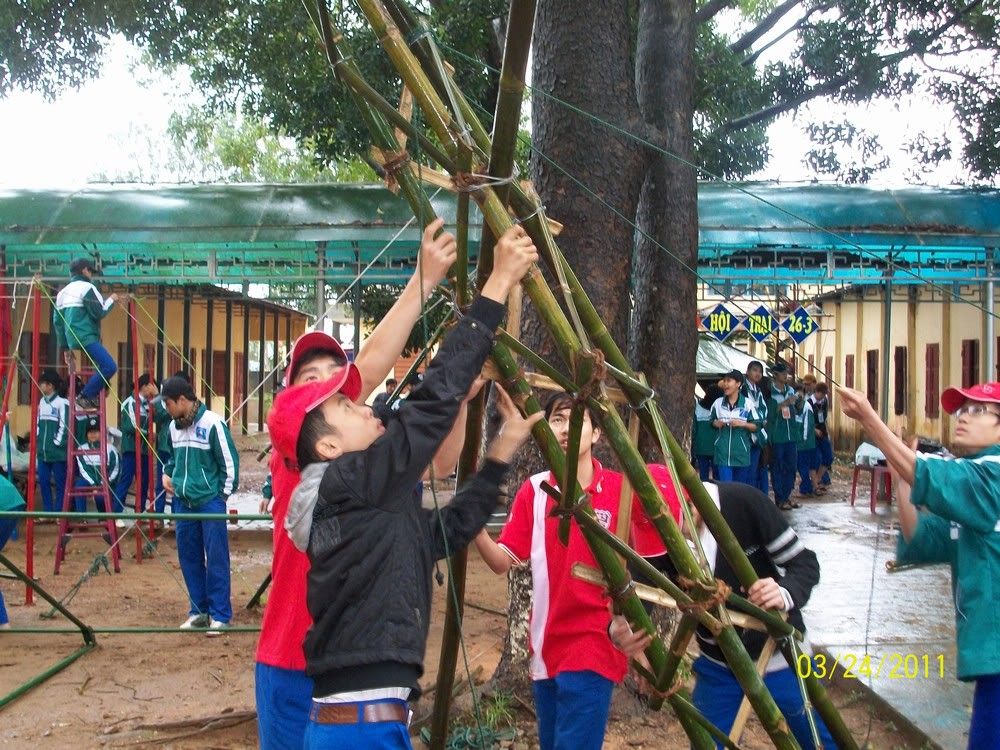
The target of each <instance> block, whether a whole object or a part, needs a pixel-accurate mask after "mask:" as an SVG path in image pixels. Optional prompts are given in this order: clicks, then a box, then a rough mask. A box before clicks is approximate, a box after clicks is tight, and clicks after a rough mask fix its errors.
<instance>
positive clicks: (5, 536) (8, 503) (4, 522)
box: [0, 474, 24, 630]
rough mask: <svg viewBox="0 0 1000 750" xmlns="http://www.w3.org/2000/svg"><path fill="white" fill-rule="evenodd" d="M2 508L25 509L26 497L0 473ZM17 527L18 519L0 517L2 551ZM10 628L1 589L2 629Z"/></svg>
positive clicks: (0, 504)
mask: <svg viewBox="0 0 1000 750" xmlns="http://www.w3.org/2000/svg"><path fill="white" fill-rule="evenodd" d="M0 510H24V498H23V497H21V493H20V492H18V491H17V488H16V487H15V486H14V485H13V484H11V483H10V481H9V480H8V479H7V477H5V476H3V475H2V474H0ZM16 528H17V519H14V518H0V552H2V551H3V548H4V545H6V544H7V542H8V541H9V540H10V538H11V536H13V534H14V529H16ZM9 628H10V620H9V619H8V618H7V607H6V605H5V604H4V602H3V591H0V630H7V629H9Z"/></svg>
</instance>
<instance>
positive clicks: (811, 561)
mask: <svg viewBox="0 0 1000 750" xmlns="http://www.w3.org/2000/svg"><path fill="white" fill-rule="evenodd" d="M717 486H718V488H719V508H720V510H721V511H722V517H723V518H725V519H726V523H727V524H729V528H731V529H732V530H733V534H735V535H736V539H737V540H738V541H739V543H740V546H741V547H743V552H744V553H745V554H746V556H747V558H748V559H749V560H750V564H751V565H753V569H754V570H755V571H756V572H757V575H758V576H759V577H760V578H773V579H774V580H775V581H777V583H778V585H779V586H781V587H782V588H783V589H785V591H786V592H788V595H789V596H790V597H791V600H792V604H793V605H794V606H793V607H792V608H791V609H790V610H788V622H789V623H790V624H791V625H794V626H795V627H796V628H798V629H799V630H800V631H803V632H804V631H805V622H804V621H803V619H802V609H801V608H802V607H803V606H805V604H806V602H807V601H809V595H810V594H811V593H812V590H813V587H814V586H815V585H816V584H817V583H819V561H818V560H817V559H816V553H814V552H813V551H812V550H810V549H807V548H806V547H805V546H804V545H803V544H802V541H801V540H800V539H799V537H798V534H796V533H795V530H794V529H793V528H792V527H791V526H789V525H788V522H787V521H786V520H785V518H784V516H783V515H782V513H781V511H780V510H778V509H777V507H775V505H774V503H773V502H771V500H770V499H769V498H768V497H767V495H765V494H763V493H762V492H760V491H759V490H757V489H756V488H755V487H751V486H750V485H748V484H742V483H740V482H718V483H717ZM706 554H709V555H710V556H711V552H709V551H708V550H707V549H706ZM665 557H666V556H664V558H665ZM715 557H716V560H715V577H716V578H719V579H721V580H723V581H725V582H726V583H727V584H728V585H729V586H731V587H732V589H733V590H734V591H740V590H741V587H740V582H739V578H737V576H736V573H735V572H734V571H733V569H732V567H731V566H730V565H729V562H728V561H727V560H726V558H725V556H724V555H722V554H717V555H715ZM709 562H711V560H709ZM666 565H667V566H669V565H670V564H669V562H667V563H666ZM666 572H667V573H668V574H669V575H671V576H672V577H675V576H676V572H675V571H673V570H669V569H668V570H667V571H666ZM737 632H738V633H739V635H740V638H741V639H742V641H743V644H744V646H745V647H746V650H747V652H748V653H749V654H750V656H751V657H752V658H753V659H756V658H757V657H758V656H760V652H761V650H762V649H763V648H764V643H765V641H766V640H767V634H766V633H761V632H758V631H756V630H744V629H741V628H737ZM698 645H699V646H700V647H701V651H702V653H703V654H704V655H705V656H707V657H709V658H711V659H714V660H716V661H720V662H724V661H725V658H724V656H723V654H722V650H721V649H720V648H719V647H718V646H717V645H716V644H715V640H714V639H713V638H712V635H711V633H710V632H709V631H708V630H706V629H705V628H703V627H702V628H699V629H698Z"/></svg>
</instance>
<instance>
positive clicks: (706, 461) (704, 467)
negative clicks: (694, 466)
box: [695, 456, 715, 482]
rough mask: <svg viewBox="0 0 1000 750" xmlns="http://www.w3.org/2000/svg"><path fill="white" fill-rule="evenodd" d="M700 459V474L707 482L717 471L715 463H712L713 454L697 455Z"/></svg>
mask: <svg viewBox="0 0 1000 750" xmlns="http://www.w3.org/2000/svg"><path fill="white" fill-rule="evenodd" d="M695 458H696V459H698V476H699V477H701V480H702V481H703V482H707V481H708V480H709V479H711V478H712V476H713V475H714V473H715V464H713V463H712V457H711V456H695Z"/></svg>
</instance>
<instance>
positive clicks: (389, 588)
mask: <svg viewBox="0 0 1000 750" xmlns="http://www.w3.org/2000/svg"><path fill="white" fill-rule="evenodd" d="M502 240H503V241H501V242H498V243H497V247H496V255H495V260H494V268H493V272H492V274H491V275H490V278H489V279H488V280H487V282H486V284H485V285H484V287H483V290H482V293H481V296H480V297H479V298H478V299H477V300H476V301H475V302H474V303H473V304H472V307H471V308H470V309H469V311H468V312H467V313H466V314H465V315H464V316H463V317H462V318H461V319H460V321H459V323H458V325H456V326H455V328H454V329H453V330H452V331H451V333H450V334H449V335H448V337H447V338H446V340H445V342H444V343H443V344H442V346H441V350H440V352H439V353H438V355H437V357H436V358H435V359H434V362H433V363H432V364H431V366H430V367H429V368H428V371H427V377H426V378H425V379H424V381H423V383H422V384H421V385H420V386H419V387H417V388H416V389H414V391H413V393H412V394H411V396H410V397H409V399H407V403H406V405H405V406H404V407H402V408H401V409H400V410H399V415H398V417H397V418H396V419H395V420H393V421H392V422H390V424H389V426H388V427H386V426H385V425H383V423H382V422H381V420H380V419H378V418H377V417H375V415H374V414H373V412H372V410H371V409H370V408H368V407H366V406H363V405H359V404H357V403H355V399H357V397H358V395H359V394H360V392H361V388H362V383H361V375H360V373H359V372H358V370H357V368H356V367H354V366H353V365H348V366H347V367H345V368H343V369H342V370H341V371H340V372H339V373H338V374H337V375H336V376H335V377H334V378H333V379H331V380H329V381H326V382H318V383H311V384H307V385H302V386H293V387H292V388H289V389H287V390H286V391H284V392H283V393H281V394H280V395H279V396H278V397H277V398H276V399H275V403H274V407H273V408H272V410H271V415H270V418H269V429H270V431H271V438H272V442H273V444H274V447H275V449H276V450H277V451H278V452H279V453H280V454H282V455H284V456H289V455H294V456H295V457H296V460H297V465H298V467H299V469H300V471H301V479H300V482H299V485H298V487H297V488H296V490H295V492H294V495H293V498H292V504H291V506H290V508H289V511H288V514H287V516H286V519H285V524H284V525H285V528H286V529H287V530H288V532H289V534H290V535H291V537H292V540H293V541H294V542H295V543H296V546H297V547H299V548H300V549H306V550H307V551H308V554H309V561H310V569H309V574H308V593H307V602H308V606H309V613H310V614H311V615H312V618H313V626H312V627H311V628H310V630H309V633H308V635H307V637H306V641H305V655H306V671H307V673H308V674H309V676H310V677H312V679H313V683H314V689H313V705H312V709H311V712H310V719H309V726H308V727H307V729H306V742H305V746H306V747H365V748H371V747H410V745H409V736H408V734H407V731H406V722H407V710H406V700H407V699H408V698H409V697H411V696H415V695H418V694H419V689H420V687H419V678H420V676H421V675H422V674H423V656H424V650H425V647H426V641H427V632H428V627H429V615H430V598H431V591H430V588H431V586H430V582H431V569H432V565H433V560H434V559H435V558H441V557H443V556H445V555H446V554H450V552H451V551H453V550H455V549H457V548H459V547H461V546H464V545H465V544H467V543H468V542H469V541H470V540H471V539H472V537H473V536H474V535H475V534H476V532H478V531H479V529H480V528H481V527H482V525H483V524H484V523H485V522H486V520H487V519H488V517H489V515H490V513H491V512H492V510H493V508H494V507H495V504H496V500H497V495H498V493H499V483H500V481H501V480H502V478H503V474H504V471H505V469H506V462H507V461H509V460H510V458H511V457H512V455H513V452H514V451H515V450H516V448H517V446H518V445H520V443H521V442H523V440H524V438H525V437H526V436H527V434H528V432H529V431H530V428H531V425H532V424H533V423H534V422H535V421H537V420H538V418H539V417H540V416H541V415H539V416H538V417H534V418H533V419H530V420H525V419H522V418H521V417H520V416H519V415H518V414H517V411H516V409H515V408H514V407H513V406H512V404H511V403H510V401H509V399H507V398H506V397H505V396H503V395H502V396H501V403H502V404H503V408H502V412H503V415H504V418H505V419H504V423H505V424H504V427H503V428H502V430H501V433H500V435H499V437H498V438H497V440H496V441H495V442H494V444H493V446H492V447H491V449H490V452H489V455H488V457H487V461H486V463H485V465H484V466H483V468H482V469H481V470H480V472H479V473H478V474H477V475H476V477H474V478H473V479H472V480H470V482H469V483H468V484H466V485H464V486H463V488H462V491H461V492H460V493H459V494H458V495H456V497H455V499H454V500H453V501H452V503H451V505H449V507H448V508H446V509H444V510H442V511H441V512H440V515H439V514H437V513H429V512H427V511H424V510H423V509H422V507H421V498H420V497H419V496H417V494H416V493H415V491H414V488H415V486H416V483H417V481H418V480H419V479H420V477H421V475H422V474H423V472H424V469H425V468H426V466H427V464H428V463H429V462H430V460H431V458H432V456H433V455H434V453H435V452H436V451H437V449H438V448H439V446H440V445H441V443H442V441H443V440H444V439H445V437H446V436H447V435H448V433H449V431H450V430H451V428H452V425H453V424H454V421H455V419H456V417H457V415H458V412H459V410H460V408H461V403H462V401H463V397H464V396H465V395H466V393H467V392H468V391H469V389H470V387H471V386H472V384H473V381H474V379H475V378H476V375H477V374H478V373H479V371H480V369H481V368H482V365H483V363H484V362H485V360H486V357H487V356H488V355H489V352H490V350H491V348H492V345H493V332H494V330H495V328H496V327H497V326H498V325H499V324H500V321H501V319H502V316H503V312H504V307H503V303H504V302H505V301H506V299H507V295H508V293H509V291H510V290H511V289H512V288H513V287H514V286H515V285H516V284H518V282H519V281H520V279H521V277H522V276H523V275H524V274H525V273H526V272H527V271H528V270H529V269H530V267H531V265H532V264H533V263H534V262H535V260H536V259H537V257H538V254H537V251H536V250H535V247H534V245H533V244H532V243H531V240H530V239H529V238H528V237H527V235H526V234H524V232H523V230H521V229H520V227H517V228H515V231H512V232H509V233H508V234H505V235H504V238H502Z"/></svg>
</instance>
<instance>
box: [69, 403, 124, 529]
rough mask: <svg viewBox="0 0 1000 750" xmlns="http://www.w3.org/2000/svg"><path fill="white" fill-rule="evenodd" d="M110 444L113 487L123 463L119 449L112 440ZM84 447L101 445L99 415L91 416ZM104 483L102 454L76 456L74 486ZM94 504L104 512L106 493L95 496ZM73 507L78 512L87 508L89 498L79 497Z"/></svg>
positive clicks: (109, 476) (109, 470)
mask: <svg viewBox="0 0 1000 750" xmlns="http://www.w3.org/2000/svg"><path fill="white" fill-rule="evenodd" d="M107 444H108V461H107V466H108V486H109V487H111V486H112V485H113V483H114V481H115V480H116V479H117V478H118V468H119V465H120V463H121V461H120V459H119V458H118V451H117V450H115V446H114V445H112V443H111V441H110V440H108V441H107ZM84 447H86V448H89V449H91V450H97V449H99V448H100V447H101V422H100V420H99V419H97V417H91V418H90V419H89V420H88V422H87V426H86V442H85V444H84ZM101 483H102V477H101V457H100V455H89V456H77V457H76V480H75V481H74V482H73V486H74V487H97V486H99V485H100V484H101ZM94 506H95V507H96V508H97V512H98V513H104V511H105V503H104V495H96V496H94ZM73 509H74V510H75V511H77V512H78V513H84V512H86V510H87V498H86V497H77V498H75V499H74V500H73Z"/></svg>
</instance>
